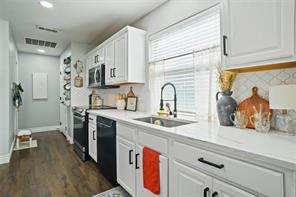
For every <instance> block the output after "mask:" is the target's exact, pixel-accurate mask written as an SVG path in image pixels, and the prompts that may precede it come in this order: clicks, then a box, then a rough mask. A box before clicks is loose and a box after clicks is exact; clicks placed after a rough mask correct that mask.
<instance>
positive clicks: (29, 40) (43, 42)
mask: <svg viewBox="0 0 296 197" xmlns="http://www.w3.org/2000/svg"><path fill="white" fill-rule="evenodd" d="M25 44H30V45H35V46H42V47H49V48H56V46H57V43H56V42H50V41H46V40H38V39H33V38H25Z"/></svg>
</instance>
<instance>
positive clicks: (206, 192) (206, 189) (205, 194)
mask: <svg viewBox="0 0 296 197" xmlns="http://www.w3.org/2000/svg"><path fill="white" fill-rule="evenodd" d="M209 191H210V188H208V187H206V188H205V189H204V197H207V196H208V192H209Z"/></svg>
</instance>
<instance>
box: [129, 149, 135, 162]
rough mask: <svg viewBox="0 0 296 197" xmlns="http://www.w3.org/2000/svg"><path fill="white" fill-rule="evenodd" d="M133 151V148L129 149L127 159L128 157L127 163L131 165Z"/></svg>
mask: <svg viewBox="0 0 296 197" xmlns="http://www.w3.org/2000/svg"><path fill="white" fill-rule="evenodd" d="M133 151H134V150H129V159H128V161H129V165H132V164H133V162H132V153H133Z"/></svg>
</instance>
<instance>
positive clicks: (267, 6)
mask: <svg viewBox="0 0 296 197" xmlns="http://www.w3.org/2000/svg"><path fill="white" fill-rule="evenodd" d="M222 5H223V6H222V22H221V24H222V32H223V33H222V34H223V35H222V44H223V46H222V54H223V61H224V65H225V66H226V69H230V68H239V67H246V66H247V67H249V66H252V65H254V66H256V63H259V62H262V61H268V60H273V59H277V58H286V57H292V56H293V55H294V43H295V42H294V39H295V34H294V26H295V22H294V20H295V17H294V13H295V0H268V1H266V0H243V1H238V0H223V4H222Z"/></svg>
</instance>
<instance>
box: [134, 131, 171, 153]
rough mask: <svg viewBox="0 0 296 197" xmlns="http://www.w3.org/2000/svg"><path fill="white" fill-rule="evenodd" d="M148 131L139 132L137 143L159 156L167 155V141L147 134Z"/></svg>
mask: <svg viewBox="0 0 296 197" xmlns="http://www.w3.org/2000/svg"><path fill="white" fill-rule="evenodd" d="M148 132H149V131H146V132H145V131H143V130H141V131H139V135H138V142H139V143H140V144H141V145H142V146H143V147H145V146H146V147H148V148H151V149H153V150H155V151H158V152H159V153H161V154H165V155H168V145H169V143H168V139H166V138H163V137H159V136H156V135H151V134H148Z"/></svg>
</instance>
